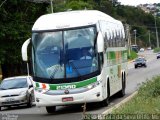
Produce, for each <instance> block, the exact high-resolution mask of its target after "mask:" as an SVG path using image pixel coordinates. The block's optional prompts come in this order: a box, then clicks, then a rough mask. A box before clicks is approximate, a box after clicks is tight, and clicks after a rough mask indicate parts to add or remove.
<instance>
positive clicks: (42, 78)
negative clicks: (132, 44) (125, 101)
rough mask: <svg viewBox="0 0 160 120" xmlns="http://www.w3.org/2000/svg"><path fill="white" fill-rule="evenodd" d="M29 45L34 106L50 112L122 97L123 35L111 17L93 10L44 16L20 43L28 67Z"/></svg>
mask: <svg viewBox="0 0 160 120" xmlns="http://www.w3.org/2000/svg"><path fill="white" fill-rule="evenodd" d="M30 43H31V48H32V50H31V55H30V57H31V66H32V70H33V73H32V76H33V83H34V93H35V103H36V106H43V107H46V111H47V112H48V113H53V112H55V110H56V106H61V105H71V104H84V103H93V102H98V103H100V104H101V105H105V106H106V105H108V104H109V98H110V97H111V96H112V95H114V94H116V93H117V95H119V96H121V97H122V96H124V95H125V88H126V75H127V48H126V45H125V43H126V42H125V32H124V27H123V24H122V23H121V22H120V21H118V20H116V19H114V18H112V17H111V16H109V15H107V14H105V13H103V12H100V11H97V10H78V11H67V12H59V13H52V14H47V15H42V16H41V17H40V18H38V19H37V21H36V22H35V23H34V25H33V27H32V36H31V38H29V39H28V40H26V41H25V42H24V43H23V45H22V49H21V52H22V58H23V61H26V62H27V63H28V55H27V48H28V46H29V44H30ZM84 53H85V55H87V56H88V57H84ZM82 56H83V57H82ZM82 58H83V59H82ZM85 58H86V59H85Z"/></svg>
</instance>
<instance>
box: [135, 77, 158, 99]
mask: <svg viewBox="0 0 160 120" xmlns="http://www.w3.org/2000/svg"><path fill="white" fill-rule="evenodd" d="M138 94H139V95H140V96H143V97H146V98H148V97H151V98H152V97H158V96H160V76H158V77H154V78H153V80H152V81H151V80H147V82H145V83H143V84H142V86H141V87H140V89H139V93H138Z"/></svg>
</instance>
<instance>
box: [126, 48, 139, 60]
mask: <svg viewBox="0 0 160 120" xmlns="http://www.w3.org/2000/svg"><path fill="white" fill-rule="evenodd" d="M137 56H138V55H137V53H136V52H135V51H132V50H131V55H130V56H129V51H128V59H129V60H134V59H135V58H137Z"/></svg>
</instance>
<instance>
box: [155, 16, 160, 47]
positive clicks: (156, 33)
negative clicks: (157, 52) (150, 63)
mask: <svg viewBox="0 0 160 120" xmlns="http://www.w3.org/2000/svg"><path fill="white" fill-rule="evenodd" d="M154 20H155V29H156V39H157V48H159V39H158V31H157V23H156V15H155V16H154Z"/></svg>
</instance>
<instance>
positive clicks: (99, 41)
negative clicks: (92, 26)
mask: <svg viewBox="0 0 160 120" xmlns="http://www.w3.org/2000/svg"><path fill="white" fill-rule="evenodd" d="M97 49H98V53H100V52H103V50H104V39H103V35H102V33H101V32H99V33H98V37H97Z"/></svg>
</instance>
